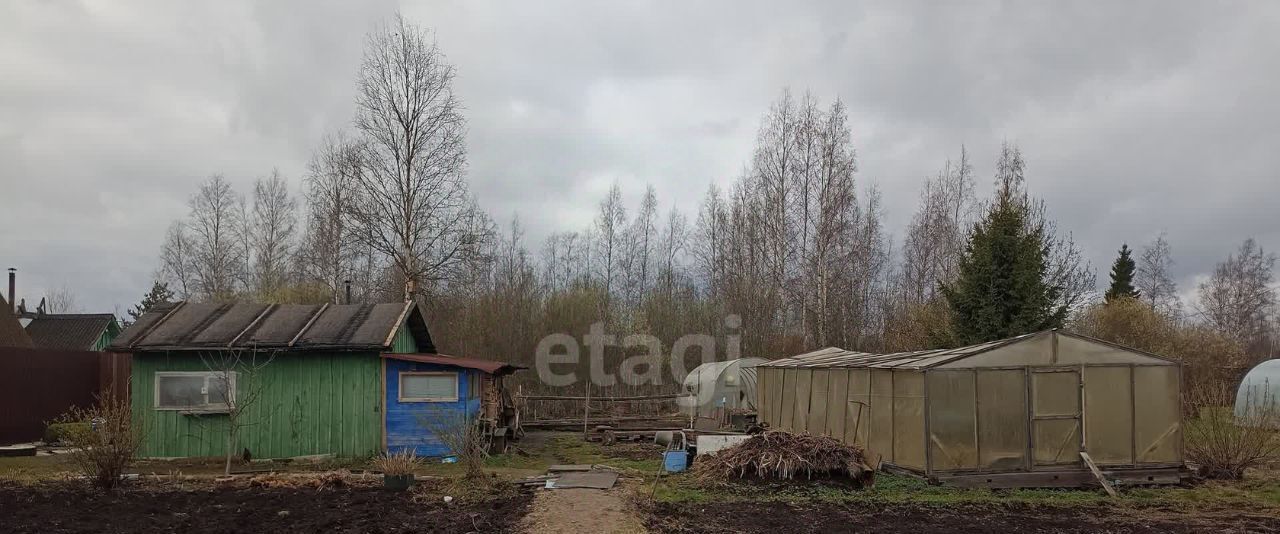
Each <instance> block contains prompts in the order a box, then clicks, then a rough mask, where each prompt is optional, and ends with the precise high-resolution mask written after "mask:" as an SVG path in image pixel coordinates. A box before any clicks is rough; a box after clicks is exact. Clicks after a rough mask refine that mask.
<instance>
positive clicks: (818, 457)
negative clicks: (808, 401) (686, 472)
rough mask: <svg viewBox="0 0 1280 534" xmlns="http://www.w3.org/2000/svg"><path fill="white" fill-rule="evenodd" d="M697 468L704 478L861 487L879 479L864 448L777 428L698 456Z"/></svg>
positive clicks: (700, 475) (695, 464)
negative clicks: (846, 483) (839, 483)
mask: <svg viewBox="0 0 1280 534" xmlns="http://www.w3.org/2000/svg"><path fill="white" fill-rule="evenodd" d="M694 471H695V472H696V473H697V474H698V476H699V478H701V479H703V480H728V479H733V478H747V479H775V480H791V479H794V478H799V477H804V478H806V479H848V480H849V481H851V482H853V483H854V484H855V485H857V486H859V487H870V486H871V485H872V484H873V483H874V482H875V470H874V469H873V468H872V467H871V465H869V464H868V462H867V458H866V454H865V452H864V451H863V449H862V448H861V447H858V446H856V445H845V444H844V443H841V442H840V440H838V439H835V438H831V437H828V436H810V435H808V434H793V433H791V432H784V431H780V430H774V431H769V432H765V433H762V434H756V435H755V436H752V437H751V438H749V439H747V440H746V441H743V442H742V443H739V444H738V445H735V446H733V447H730V448H727V449H724V450H721V451H720V452H718V453H716V454H713V455H710V456H707V457H701V458H698V461H697V462H695V463H694Z"/></svg>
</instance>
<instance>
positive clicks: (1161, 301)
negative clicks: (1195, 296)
mask: <svg viewBox="0 0 1280 534" xmlns="http://www.w3.org/2000/svg"><path fill="white" fill-rule="evenodd" d="M1172 268H1173V252H1172V249H1171V248H1170V246H1169V241H1168V239H1166V238H1165V234H1163V233H1161V234H1160V235H1159V236H1156V238H1155V240H1154V241H1152V242H1151V243H1149V244H1148V245H1147V246H1145V247H1143V249H1142V254H1141V255H1140V256H1138V272H1137V276H1135V277H1134V285H1135V286H1136V287H1137V288H1138V291H1139V292H1140V294H1141V295H1142V299H1143V300H1145V301H1147V302H1149V303H1151V306H1152V307H1153V308H1155V310H1156V311H1157V312H1160V313H1161V314H1163V315H1164V316H1166V317H1170V318H1174V319H1176V318H1178V317H1179V316H1181V314H1182V302H1181V299H1179V298H1178V285H1177V283H1175V282H1174V281H1173V277H1172V275H1171V274H1170V272H1169V271H1170V270H1171V269H1172Z"/></svg>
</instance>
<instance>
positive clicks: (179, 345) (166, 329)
mask: <svg viewBox="0 0 1280 534" xmlns="http://www.w3.org/2000/svg"><path fill="white" fill-rule="evenodd" d="M401 324H407V325H408V327H409V330H410V332H412V333H413V336H414V339H415V340H416V341H417V344H418V350H419V351H420V352H435V346H434V345H433V344H432V343H431V333H430V332H428V331H427V323H426V319H425V318H424V317H423V315H422V311H421V310H420V309H419V307H418V305H417V304H416V303H412V302H406V303H394V304H344V305H334V304H257V303H250V302H236V303H228V304H197V303H188V302H178V303H174V304H170V305H166V306H161V307H158V308H157V309H154V310H152V311H148V312H147V313H145V314H143V315H142V317H139V318H138V320H137V321H136V322H134V323H133V325H131V326H130V327H129V328H128V329H126V330H125V331H124V332H122V333H121V334H120V335H119V336H117V337H116V339H115V341H114V342H112V343H111V346H110V347H108V349H107V350H111V351H117V352H133V351H143V350H154V351H160V350H209V349H217V348H240V349H254V348H257V349H283V350H377V351H381V350H383V349H386V348H387V347H389V346H390V345H391V342H392V338H393V337H394V335H395V333H396V330H397V329H398V328H399V327H400V325H401Z"/></svg>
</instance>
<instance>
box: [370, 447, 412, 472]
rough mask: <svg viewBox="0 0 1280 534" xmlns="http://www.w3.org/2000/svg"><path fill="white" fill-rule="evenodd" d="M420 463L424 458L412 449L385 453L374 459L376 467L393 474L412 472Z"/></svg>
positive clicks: (374, 466)
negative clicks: (421, 458) (419, 456)
mask: <svg viewBox="0 0 1280 534" xmlns="http://www.w3.org/2000/svg"><path fill="white" fill-rule="evenodd" d="M420 465H422V460H420V459H418V455H417V454H414V452H413V451H412V450H404V451H401V452H396V453H387V454H383V455H382V456H379V457H377V458H375V459H374V460H373V468H374V469H377V470H379V471H382V473H383V474H386V475H391V476H400V475H408V474H412V473H413V470H414V469H417V468H418V467H419V466H420Z"/></svg>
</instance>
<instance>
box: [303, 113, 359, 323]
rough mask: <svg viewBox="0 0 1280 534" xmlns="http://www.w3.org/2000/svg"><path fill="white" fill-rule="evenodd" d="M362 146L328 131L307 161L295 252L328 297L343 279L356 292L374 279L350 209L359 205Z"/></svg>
mask: <svg viewBox="0 0 1280 534" xmlns="http://www.w3.org/2000/svg"><path fill="white" fill-rule="evenodd" d="M361 155H362V150H361V148H360V147H359V145H358V144H356V143H355V142H354V141H351V140H349V139H347V138H346V137H345V136H343V135H341V134H338V135H334V136H330V137H327V138H326V139H325V140H324V142H323V144H322V145H321V147H320V149H319V150H317V151H316V153H315V154H314V155H313V156H312V158H311V162H310V163H309V164H308V169H307V171H308V172H307V178H306V184H307V189H306V194H305V198H306V201H307V219H306V221H307V222H306V236H305V237H304V238H303V242H302V246H301V249H300V250H299V254H298V261H299V263H300V265H299V268H300V269H301V271H302V272H303V274H304V276H305V277H306V278H307V279H309V280H313V281H317V282H319V283H320V284H322V285H324V287H325V289H326V290H327V291H328V293H329V295H330V299H331V302H334V303H338V302H342V299H343V298H344V295H343V292H344V289H345V287H344V286H345V284H346V282H347V281H348V280H350V281H352V282H353V285H354V286H355V288H357V289H358V290H359V291H360V293H361V295H367V294H368V293H369V292H370V290H371V288H372V287H373V286H374V285H375V284H374V282H373V280H372V277H373V276H374V271H375V270H376V269H375V265H374V261H375V260H374V258H373V257H372V256H373V254H372V251H371V250H370V248H369V245H368V241H369V240H366V239H363V235H362V234H361V232H360V229H359V228H358V227H357V225H356V224H355V222H354V221H353V220H352V214H353V213H354V210H355V208H356V206H358V205H359V200H358V199H359V195H360V188H359V187H358V184H359V180H358V179H357V175H359V174H360V173H361V172H362V168H363V163H362V161H361Z"/></svg>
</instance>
